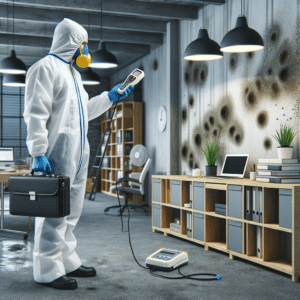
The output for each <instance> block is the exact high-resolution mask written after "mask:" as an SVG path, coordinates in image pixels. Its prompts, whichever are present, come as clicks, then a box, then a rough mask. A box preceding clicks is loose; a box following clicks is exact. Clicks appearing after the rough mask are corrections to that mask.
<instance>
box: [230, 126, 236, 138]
mask: <svg viewBox="0 0 300 300" xmlns="http://www.w3.org/2000/svg"><path fill="white" fill-rule="evenodd" d="M234 132H235V126H231V127H230V128H229V134H230V135H231V136H233V134H234Z"/></svg>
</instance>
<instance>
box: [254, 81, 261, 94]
mask: <svg viewBox="0 0 300 300" xmlns="http://www.w3.org/2000/svg"><path fill="white" fill-rule="evenodd" d="M255 85H256V88H257V89H258V90H259V91H260V90H261V81H260V80H259V79H256V81H255Z"/></svg>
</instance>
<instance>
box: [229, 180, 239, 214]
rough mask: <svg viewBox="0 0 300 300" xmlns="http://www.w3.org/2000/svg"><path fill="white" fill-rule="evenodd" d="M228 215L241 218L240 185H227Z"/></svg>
mask: <svg viewBox="0 0 300 300" xmlns="http://www.w3.org/2000/svg"><path fill="white" fill-rule="evenodd" d="M228 216H230V217H234V218H239V219H242V186H241V185H228Z"/></svg>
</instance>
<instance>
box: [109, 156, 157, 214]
mask: <svg viewBox="0 0 300 300" xmlns="http://www.w3.org/2000/svg"><path fill="white" fill-rule="evenodd" d="M151 162H152V159H150V158H148V160H147V162H146V164H145V165H144V167H143V170H142V172H141V176H140V179H139V180H137V179H134V178H130V177H122V178H119V179H118V180H117V182H116V183H117V185H113V186H111V188H110V192H112V191H115V190H116V189H117V186H118V191H119V195H122V196H123V197H124V199H125V203H124V204H123V205H115V206H110V207H107V208H105V210H104V212H107V211H109V210H110V209H111V208H120V214H121V215H122V213H123V212H124V210H125V208H126V207H128V208H142V209H143V210H144V212H147V210H146V208H145V205H146V204H128V198H129V196H130V195H131V194H134V195H144V182H145V178H146V175H147V173H148V170H149V168H150V165H151ZM129 181H130V182H132V183H134V185H138V186H139V188H133V187H124V186H123V182H129Z"/></svg>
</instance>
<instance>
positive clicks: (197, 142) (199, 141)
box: [195, 133, 201, 147]
mask: <svg viewBox="0 0 300 300" xmlns="http://www.w3.org/2000/svg"><path fill="white" fill-rule="evenodd" d="M195 144H196V145H197V146H198V147H200V146H201V135H200V134H199V133H197V134H196V136H195Z"/></svg>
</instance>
